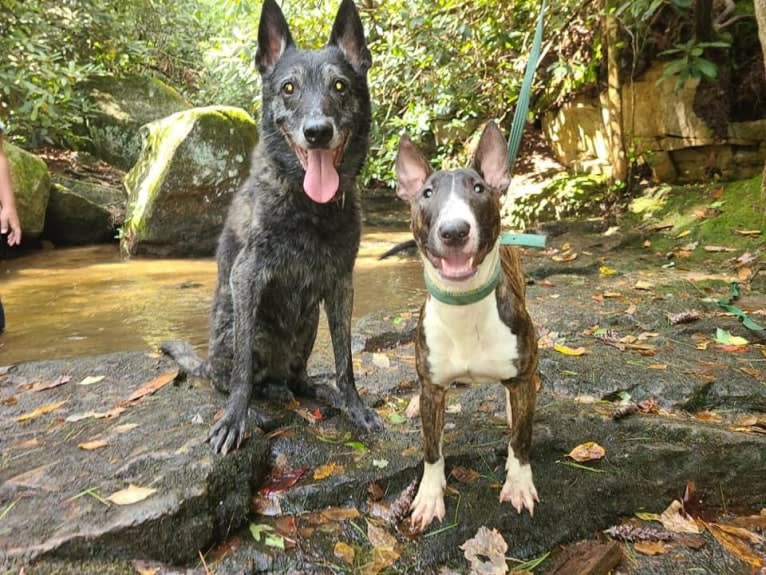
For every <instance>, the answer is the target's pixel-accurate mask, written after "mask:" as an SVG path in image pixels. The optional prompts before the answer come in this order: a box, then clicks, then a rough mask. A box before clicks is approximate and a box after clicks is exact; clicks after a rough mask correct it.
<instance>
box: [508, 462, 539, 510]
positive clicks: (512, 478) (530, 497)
mask: <svg viewBox="0 0 766 575" xmlns="http://www.w3.org/2000/svg"><path fill="white" fill-rule="evenodd" d="M504 501H510V502H511V505H513V507H514V508H515V509H516V511H517V512H518V513H521V510H522V509H524V508H526V509H527V511H529V515H530V516H534V514H535V501H540V499H539V497H538V496H537V489H535V484H534V483H533V482H532V467H531V466H530V465H529V464H528V463H527V464H526V465H520V466H517V467H516V468H515V469H513V468H512V469H509V471H508V475H507V476H506V478H505V483H504V484H503V489H502V490H501V491H500V503H503V502H504Z"/></svg>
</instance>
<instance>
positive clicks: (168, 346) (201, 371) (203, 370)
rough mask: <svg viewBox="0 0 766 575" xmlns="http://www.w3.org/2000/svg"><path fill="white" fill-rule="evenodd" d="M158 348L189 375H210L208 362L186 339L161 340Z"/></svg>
mask: <svg viewBox="0 0 766 575" xmlns="http://www.w3.org/2000/svg"><path fill="white" fill-rule="evenodd" d="M160 349H161V350H162V352H163V353H165V354H167V355H169V356H170V357H172V358H173V359H174V360H175V361H176V363H178V365H180V366H181V368H183V370H184V371H186V373H188V374H189V375H191V376H194V377H205V378H209V377H210V373H209V371H210V370H209V367H208V363H207V362H206V361H205V360H204V359H202V358H201V357H200V356H198V355H197V354H196V353H195V352H194V348H192V346H191V344H190V343H189V342H188V341H180V340H171V341H163V342H162V343H161V344H160Z"/></svg>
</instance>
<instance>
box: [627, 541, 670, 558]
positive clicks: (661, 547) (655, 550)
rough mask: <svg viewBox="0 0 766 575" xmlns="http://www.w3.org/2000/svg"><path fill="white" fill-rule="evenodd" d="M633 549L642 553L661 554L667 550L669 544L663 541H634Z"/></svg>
mask: <svg viewBox="0 0 766 575" xmlns="http://www.w3.org/2000/svg"><path fill="white" fill-rule="evenodd" d="M633 549H635V550H636V551H637V552H639V553H641V554H642V555H650V556H651V555H663V554H665V553H667V552H668V550H669V549H670V545H668V544H667V543H665V542H664V541H636V542H635V543H634V544H633Z"/></svg>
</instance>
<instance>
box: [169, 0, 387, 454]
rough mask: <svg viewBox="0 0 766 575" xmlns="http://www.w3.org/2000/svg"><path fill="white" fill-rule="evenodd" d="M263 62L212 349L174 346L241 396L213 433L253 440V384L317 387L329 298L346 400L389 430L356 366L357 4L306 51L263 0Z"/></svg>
mask: <svg viewBox="0 0 766 575" xmlns="http://www.w3.org/2000/svg"><path fill="white" fill-rule="evenodd" d="M256 60H257V64H258V69H259V71H260V73H261V78H262V82H263V106H262V120H261V138H260V142H259V143H258V146H257V147H256V149H255V150H254V152H253V158H252V168H251V174H250V177H249V179H248V180H247V182H246V183H245V184H244V185H243V186H242V188H241V189H240V190H239V191H238V192H237V193H236V194H235V196H234V199H233V201H232V205H231V207H230V209H229V214H228V217H227V219H226V224H225V226H224V229H223V232H222V233H221V237H220V240H219V245H218V253H217V256H216V258H217V262H218V285H217V287H216V290H215V295H214V298H213V307H212V311H211V317H210V350H209V357H208V360H207V361H206V362H203V361H202V360H200V359H199V358H198V357H197V356H196V355H195V354H194V352H193V351H192V350H191V347H190V346H189V345H188V344H187V343H182V342H166V343H165V344H163V350H164V351H165V352H166V353H168V354H170V355H172V356H173V357H174V358H175V359H176V360H177V361H178V362H179V363H180V364H181V365H182V366H183V367H185V368H186V369H187V371H189V372H191V373H192V374H194V375H199V376H204V377H209V378H210V379H211V380H212V383H213V385H214V386H215V387H216V388H217V389H219V390H221V391H224V392H230V398H229V402H228V405H227V407H226V412H225V414H224V415H223V417H222V418H221V419H220V420H219V421H218V422H217V423H215V425H214V426H213V428H212V429H211V431H210V434H209V437H208V439H209V441H210V443H211V444H212V447H213V450H214V451H216V452H222V453H226V452H228V451H229V450H231V449H233V448H235V447H238V446H239V445H240V443H241V442H242V439H243V437H244V433H245V423H246V419H247V412H248V404H249V403H250V398H251V396H252V395H253V394H255V395H256V396H261V397H275V396H278V397H282V398H285V397H290V396H291V392H290V391H289V390H292V391H295V392H298V393H302V394H306V395H311V394H316V390H315V389H314V388H312V387H311V386H309V385H308V382H307V378H306V362H307V360H308V357H309V355H310V353H311V350H312V348H313V346H314V339H315V337H316V332H317V325H318V322H319V305H320V303H322V302H324V306H325V311H326V313H327V318H328V321H329V326H330V334H331V337H332V345H333V352H334V354H335V366H336V376H337V387H338V390H337V392H335V393H336V395H337V398H336V399H337V400H338V401H339V404H340V405H341V407H343V408H344V410H345V411H346V413H347V414H348V415H349V416H350V417H351V419H352V420H353V421H354V422H355V423H356V424H357V425H359V426H360V427H362V428H364V429H365V430H368V431H372V430H378V429H382V427H383V426H382V421H381V419H380V417H379V416H378V415H377V414H376V413H375V412H374V411H373V410H371V409H368V408H366V407H365V406H364V405H363V403H362V401H361V399H360V398H359V394H358V393H357V390H356V386H355V384H354V374H353V371H352V364H351V336H350V333H351V309H352V304H353V285H352V282H351V274H352V271H353V268H354V260H355V258H356V255H357V251H358V249H359V237H360V229H361V214H360V206H359V198H358V193H357V190H356V177H357V176H358V175H359V172H360V170H361V168H362V164H363V163H364V160H365V156H366V153H367V145H368V142H367V140H368V134H369V128H370V97H369V91H368V88H367V70H368V68H369V67H370V65H371V58H370V52H369V50H368V49H367V45H366V42H365V38H364V30H363V28H362V23H361V21H360V19H359V14H358V12H357V10H356V7H355V6H354V3H353V2H352V0H343V2H342V3H341V5H340V8H339V9H338V13H337V16H336V18H335V23H334V25H333V29H332V33H331V35H330V41H329V42H328V44H327V46H325V47H324V48H322V49H320V50H312V51H304V50H299V49H297V48H296V46H295V44H294V43H293V39H292V37H291V35H290V30H289V28H288V26H287V22H286V21H285V18H284V16H283V14H282V11H281V10H280V9H279V6H278V5H277V3H276V2H275V1H274V0H265V2H264V4H263V9H262V12H261V21H260V26H259V30H258V51H257V54H256ZM285 383H286V384H287V386H288V387H289V390H288V387H285V385H284V384H285Z"/></svg>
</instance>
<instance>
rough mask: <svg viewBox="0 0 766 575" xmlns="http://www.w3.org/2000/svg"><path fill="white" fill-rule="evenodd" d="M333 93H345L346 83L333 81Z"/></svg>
mask: <svg viewBox="0 0 766 575" xmlns="http://www.w3.org/2000/svg"><path fill="white" fill-rule="evenodd" d="M335 91H336V92H338V93H339V94H342V93H343V92H345V91H346V83H345V82H344V81H343V80H335Z"/></svg>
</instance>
